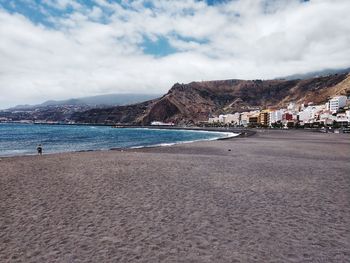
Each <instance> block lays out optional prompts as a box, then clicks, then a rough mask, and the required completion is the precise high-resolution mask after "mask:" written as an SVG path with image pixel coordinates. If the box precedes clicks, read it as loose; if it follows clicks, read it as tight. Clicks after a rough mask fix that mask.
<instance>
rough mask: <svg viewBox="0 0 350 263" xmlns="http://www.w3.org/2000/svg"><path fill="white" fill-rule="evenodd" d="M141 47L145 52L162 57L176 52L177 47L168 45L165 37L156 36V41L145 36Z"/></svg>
mask: <svg viewBox="0 0 350 263" xmlns="http://www.w3.org/2000/svg"><path fill="white" fill-rule="evenodd" d="M141 47H142V49H143V51H144V53H145V54H148V55H153V56H156V57H164V56H167V55H171V54H174V53H176V52H177V49H176V48H174V47H172V46H171V45H170V43H169V41H168V39H167V38H166V37H158V39H157V40H156V41H152V40H151V39H149V38H148V37H145V38H144V41H143V43H142V45H141Z"/></svg>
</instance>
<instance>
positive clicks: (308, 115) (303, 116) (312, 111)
mask: <svg viewBox="0 0 350 263" xmlns="http://www.w3.org/2000/svg"><path fill="white" fill-rule="evenodd" d="M324 110H326V107H325V105H314V106H308V107H306V108H304V110H303V111H300V112H299V121H301V122H303V123H313V122H314V121H316V119H317V117H319V116H320V114H321V112H322V111H324Z"/></svg>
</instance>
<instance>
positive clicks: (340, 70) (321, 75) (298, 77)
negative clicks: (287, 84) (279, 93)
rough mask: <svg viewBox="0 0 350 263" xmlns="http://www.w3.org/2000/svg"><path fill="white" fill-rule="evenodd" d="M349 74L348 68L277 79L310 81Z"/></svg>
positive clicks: (349, 69)
mask: <svg viewBox="0 0 350 263" xmlns="http://www.w3.org/2000/svg"><path fill="white" fill-rule="evenodd" d="M345 73H350V68H345V69H324V70H321V71H314V72H309V73H305V74H294V75H290V76H287V77H283V78H279V79H285V80H293V79H310V78H317V77H326V76H329V75H335V74H345Z"/></svg>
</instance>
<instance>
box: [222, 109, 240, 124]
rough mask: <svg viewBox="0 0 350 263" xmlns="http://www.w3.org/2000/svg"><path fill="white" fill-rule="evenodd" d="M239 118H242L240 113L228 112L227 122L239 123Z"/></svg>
mask: <svg viewBox="0 0 350 263" xmlns="http://www.w3.org/2000/svg"><path fill="white" fill-rule="evenodd" d="M239 120H240V114H239V113H238V112H236V113H234V114H227V115H226V120H225V123H229V124H233V125H239Z"/></svg>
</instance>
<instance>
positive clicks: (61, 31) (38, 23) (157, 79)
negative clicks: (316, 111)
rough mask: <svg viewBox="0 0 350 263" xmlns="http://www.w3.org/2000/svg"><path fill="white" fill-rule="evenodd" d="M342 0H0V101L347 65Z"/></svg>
mask: <svg viewBox="0 0 350 263" xmlns="http://www.w3.org/2000/svg"><path fill="white" fill-rule="evenodd" d="M349 13H350V1H349V0H310V1H305V0H233V1H229V0H222V1H219V0H207V1H199V0H179V1H177V0H171V1H167V0H134V1H132V0H119V1H117V0H114V1H112V0H0V108H6V107H10V106H14V105H17V104H33V103H39V102H43V101H45V100H48V99H66V98H72V97H83V96H90V95H100V94H109V93H152V94H153V93H154V94H162V93H166V92H167V91H168V90H169V89H170V88H171V86H172V85H173V84H174V83H177V82H178V83H188V82H191V81H202V80H216V79H269V78H276V77H281V76H288V75H291V74H297V73H307V72H311V71H318V70H322V69H326V68H327V69H328V68H346V67H349V66H350V16H349Z"/></svg>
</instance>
